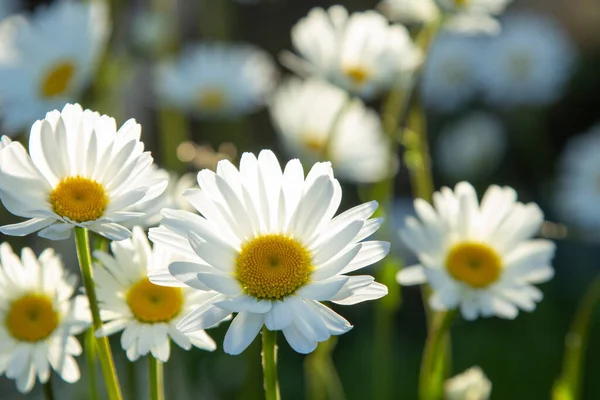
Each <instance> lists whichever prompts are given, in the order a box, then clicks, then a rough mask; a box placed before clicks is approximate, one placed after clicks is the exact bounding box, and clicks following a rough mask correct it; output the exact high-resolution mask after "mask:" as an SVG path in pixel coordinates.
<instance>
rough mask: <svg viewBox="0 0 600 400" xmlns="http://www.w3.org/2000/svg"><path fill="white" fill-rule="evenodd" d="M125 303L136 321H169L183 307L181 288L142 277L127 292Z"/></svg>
mask: <svg viewBox="0 0 600 400" xmlns="http://www.w3.org/2000/svg"><path fill="white" fill-rule="evenodd" d="M127 305H128V306H129V309H130V310H131V312H132V313H133V315H134V316H135V318H136V319H137V320H138V321H141V322H146V323H158V322H169V321H171V320H172V319H173V318H175V317H176V316H177V315H178V314H179V313H180V312H181V308H182V307H183V293H182V292H181V288H177V287H166V286H158V285H155V284H154V283H152V282H150V280H148V278H144V279H142V280H141V281H139V282H137V283H136V284H135V285H133V286H132V287H131V289H129V292H127Z"/></svg>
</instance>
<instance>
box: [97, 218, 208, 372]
mask: <svg viewBox="0 0 600 400" xmlns="http://www.w3.org/2000/svg"><path fill="white" fill-rule="evenodd" d="M110 249H111V251H112V253H113V255H112V256H111V255H109V254H107V253H105V252H101V251H96V252H94V257H96V259H97V260H98V261H99V263H96V264H95V265H94V274H95V276H94V280H95V281H96V285H97V292H98V301H99V303H100V310H101V314H102V317H103V318H102V319H103V320H104V321H107V322H106V323H105V324H104V326H103V327H102V328H100V329H99V330H98V331H97V332H96V336H98V337H102V336H109V335H112V334H113V333H116V332H119V331H121V330H122V331H123V334H122V335H121V347H123V350H125V351H126V352H127V358H128V359H129V360H130V361H135V360H137V359H138V358H139V357H140V356H144V355H146V354H148V353H149V352H150V353H152V355H153V356H154V358H156V359H157V360H159V361H161V362H167V361H168V359H169V354H170V351H171V350H170V349H171V347H170V339H172V340H173V341H174V342H175V343H176V344H177V345H178V346H179V347H181V348H183V349H185V350H189V349H190V348H191V347H192V346H195V347H198V348H200V349H204V350H211V351H212V350H214V349H215V348H216V345H215V342H214V341H213V340H212V339H211V338H210V336H208V335H207V334H206V333H205V332H204V331H203V330H199V331H195V332H193V333H189V332H188V333H182V332H181V331H179V330H178V329H177V328H176V327H175V326H176V325H177V323H178V322H179V321H180V320H181V318H182V317H183V316H184V315H185V314H187V313H188V312H190V311H191V310H193V309H194V308H197V307H198V306H199V305H201V304H202V303H203V302H205V301H207V300H209V299H211V298H212V297H214V296H215V295H217V293H214V292H204V291H199V290H193V289H191V288H189V287H176V286H171V287H166V286H157V285H155V284H153V283H151V282H150V280H149V279H148V275H149V274H153V273H154V274H157V273H158V274H159V276H162V275H163V274H161V270H166V268H167V266H168V265H169V263H170V262H171V261H173V260H174V257H173V253H172V252H171V251H169V250H168V249H167V248H166V247H165V246H161V245H155V246H154V248H151V247H150V243H148V238H147V237H146V234H145V233H144V231H143V230H142V228H140V227H134V228H133V236H132V237H131V238H130V239H126V240H123V241H120V242H112V243H111V245H110ZM174 285H177V286H183V285H181V284H178V281H175V282H174Z"/></svg>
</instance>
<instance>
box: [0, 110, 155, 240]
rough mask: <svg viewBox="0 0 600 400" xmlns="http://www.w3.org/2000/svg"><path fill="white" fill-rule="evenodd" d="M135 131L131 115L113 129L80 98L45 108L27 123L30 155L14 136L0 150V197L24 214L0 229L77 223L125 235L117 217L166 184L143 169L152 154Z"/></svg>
mask: <svg viewBox="0 0 600 400" xmlns="http://www.w3.org/2000/svg"><path fill="white" fill-rule="evenodd" d="M140 134H141V126H140V125H139V124H137V123H136V122H135V120H133V119H130V120H129V121H127V122H126V123H125V124H124V125H123V126H122V127H121V128H120V129H119V130H118V131H117V129H116V124H115V120H114V119H112V118H110V117H108V116H106V115H103V116H100V114H98V113H96V112H93V111H90V110H85V111H84V110H83V109H82V108H81V106H79V105H78V104H75V105H73V104H67V105H66V106H65V108H64V109H63V110H62V112H59V111H56V110H55V111H52V112H49V113H48V114H46V119H44V120H39V121H37V122H36V123H35V124H34V125H33V127H32V128H31V133H30V136H29V150H30V154H27V151H26V150H25V148H24V147H23V146H22V145H21V144H20V143H18V142H12V143H10V144H9V145H8V146H6V147H5V148H4V149H2V151H1V152H0V199H1V200H2V203H3V204H4V206H5V207H6V209H7V210H8V211H10V212H11V213H12V214H14V215H17V216H20V217H24V218H29V219H28V220H27V221H24V222H21V223H17V224H13V225H4V226H2V227H0V232H2V233H4V234H5V235H14V236H24V235H28V234H30V233H33V232H36V231H40V232H39V236H41V237H44V238H47V239H53V240H57V239H66V238H68V237H69V236H70V235H71V231H72V230H73V227H74V226H79V227H82V228H87V229H89V230H92V231H94V232H97V233H98V234H100V235H102V236H105V237H107V238H109V239H111V240H122V239H125V238H127V237H129V236H130V235H131V232H130V231H129V230H128V229H127V228H125V227H124V226H123V225H122V223H123V222H124V221H127V220H129V219H133V218H136V217H139V216H140V213H137V212H132V211H130V208H131V207H132V206H134V205H135V204H136V203H137V202H141V201H145V200H147V199H151V198H154V197H156V196H158V195H159V194H160V193H162V191H163V190H164V189H165V187H166V186H167V181H166V180H163V181H156V180H151V179H149V178H148V177H147V176H146V175H144V174H142V172H143V171H144V170H145V169H146V168H148V167H150V166H151V165H152V157H151V156H150V153H149V152H144V144H143V143H142V142H141V141H140Z"/></svg>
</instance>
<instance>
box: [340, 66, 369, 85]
mask: <svg viewBox="0 0 600 400" xmlns="http://www.w3.org/2000/svg"><path fill="white" fill-rule="evenodd" d="M343 72H344V74H346V76H347V77H348V78H350V79H351V80H352V83H354V84H355V85H357V86H360V85H363V84H364V83H365V82H366V81H367V80H368V79H369V78H370V77H371V73H370V72H369V70H368V69H367V68H365V67H362V66H360V65H357V66H351V67H346V68H344V69H343Z"/></svg>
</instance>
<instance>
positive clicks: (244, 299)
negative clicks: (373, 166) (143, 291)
mask: <svg viewBox="0 0 600 400" xmlns="http://www.w3.org/2000/svg"><path fill="white" fill-rule="evenodd" d="M198 183H199V185H200V189H196V190H194V189H192V190H188V192H187V194H186V196H187V197H188V199H189V200H190V202H191V203H192V204H193V205H194V207H195V208H197V209H198V211H200V212H201V213H202V216H199V215H197V214H192V213H189V212H186V211H176V210H163V219H162V221H161V225H160V226H159V227H158V228H152V229H150V238H151V239H152V241H153V242H155V243H163V244H166V245H168V246H169V247H171V248H172V249H174V250H176V251H178V252H181V254H186V255H188V256H189V257H193V258H192V259H193V262H174V263H171V265H170V266H169V272H170V274H171V275H172V276H167V277H166V279H168V281H167V282H166V283H165V281H163V279H162V277H152V276H151V277H150V279H151V280H152V282H153V283H156V284H159V285H164V284H167V285H168V284H171V283H170V282H172V279H173V277H174V278H175V279H177V280H178V281H179V282H180V283H181V285H187V286H191V287H193V288H195V289H198V290H201V291H202V292H203V293H205V291H206V290H210V289H212V290H215V291H217V292H219V296H218V297H216V298H214V300H213V301H212V302H207V303H206V304H204V305H202V306H200V307H198V308H197V309H195V310H194V311H192V312H191V313H189V314H188V315H187V316H186V317H184V318H183V319H182V320H181V322H180V323H179V324H178V325H177V328H178V329H180V330H181V331H182V332H184V333H185V332H194V331H196V330H199V329H204V328H207V327H210V326H211V325H213V324H215V323H216V322H219V321H221V320H222V319H223V318H226V317H227V316H229V315H230V314H231V313H237V315H236V317H235V318H234V319H233V321H232V322H231V325H230V326H229V329H228V330H227V334H226V335H225V341H224V344H223V349H224V350H225V352H226V353H229V354H239V353H241V352H242V351H244V349H246V348H247V347H248V346H249V345H250V343H251V342H252V341H253V340H254V338H255V337H256V335H258V333H259V331H260V330H261V328H262V327H263V326H266V328H267V329H268V330H271V331H278V330H281V331H282V332H283V335H284V336H285V339H286V340H287V342H288V343H289V344H290V346H292V348H293V349H294V350H296V351H297V352H299V353H304V354H306V353H310V352H312V351H313V350H314V349H315V348H316V347H317V344H318V343H319V342H322V341H324V340H327V339H328V338H329V337H330V336H331V335H341V334H343V333H346V332H348V331H349V330H350V329H351V328H352V325H350V323H349V322H348V321H346V320H345V319H344V318H342V317H341V316H340V315H338V314H337V313H335V312H334V311H333V310H331V309H330V308H329V307H327V306H325V305H323V304H322V303H321V301H332V302H334V303H337V304H345V305H351V304H356V303H360V302H363V301H367V300H374V299H378V298H381V297H383V296H385V295H386V294H387V287H386V286H384V285H382V284H380V283H377V282H375V281H374V278H373V277H372V276H369V275H354V274H353V275H346V274H348V273H350V272H354V271H357V270H359V269H362V268H364V267H366V266H368V265H371V264H373V263H375V262H377V261H379V260H381V259H382V258H383V257H384V256H385V255H386V254H387V253H388V251H389V243H387V242H379V241H370V240H367V241H364V239H366V238H367V237H369V236H370V235H372V234H373V233H374V232H375V231H376V230H377V229H378V228H379V227H380V226H381V224H382V223H383V219H381V218H370V217H371V215H372V214H373V213H374V212H375V209H376V208H377V203H376V202H375V201H372V202H369V203H365V204H362V205H360V206H357V207H354V208H352V209H350V210H348V211H346V212H344V213H342V214H339V215H338V216H336V217H335V218H332V217H333V216H334V215H335V213H336V212H337V209H338V207H339V204H340V201H341V197H342V189H341V186H340V184H339V183H338V181H337V180H336V179H335V178H334V177H333V171H332V169H331V164H330V163H317V164H315V165H314V166H313V167H312V168H311V170H310V172H309V173H308V175H307V176H306V178H305V177H304V170H303V168H302V165H301V164H300V161H299V160H298V159H295V160H291V161H289V162H288V163H287V165H286V166H285V168H283V169H282V168H281V166H280V165H279V161H278V160H277V158H276V157H275V155H274V154H273V153H272V152H271V151H269V150H263V151H261V152H260V154H259V156H258V158H257V157H256V156H255V155H254V154H252V153H244V154H243V155H242V158H241V160H240V169H239V171H238V170H237V169H236V168H235V167H234V166H233V164H231V162H229V161H228V160H222V161H220V162H219V164H218V165H217V172H216V173H214V172H212V171H210V170H203V171H200V173H199V174H198Z"/></svg>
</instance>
